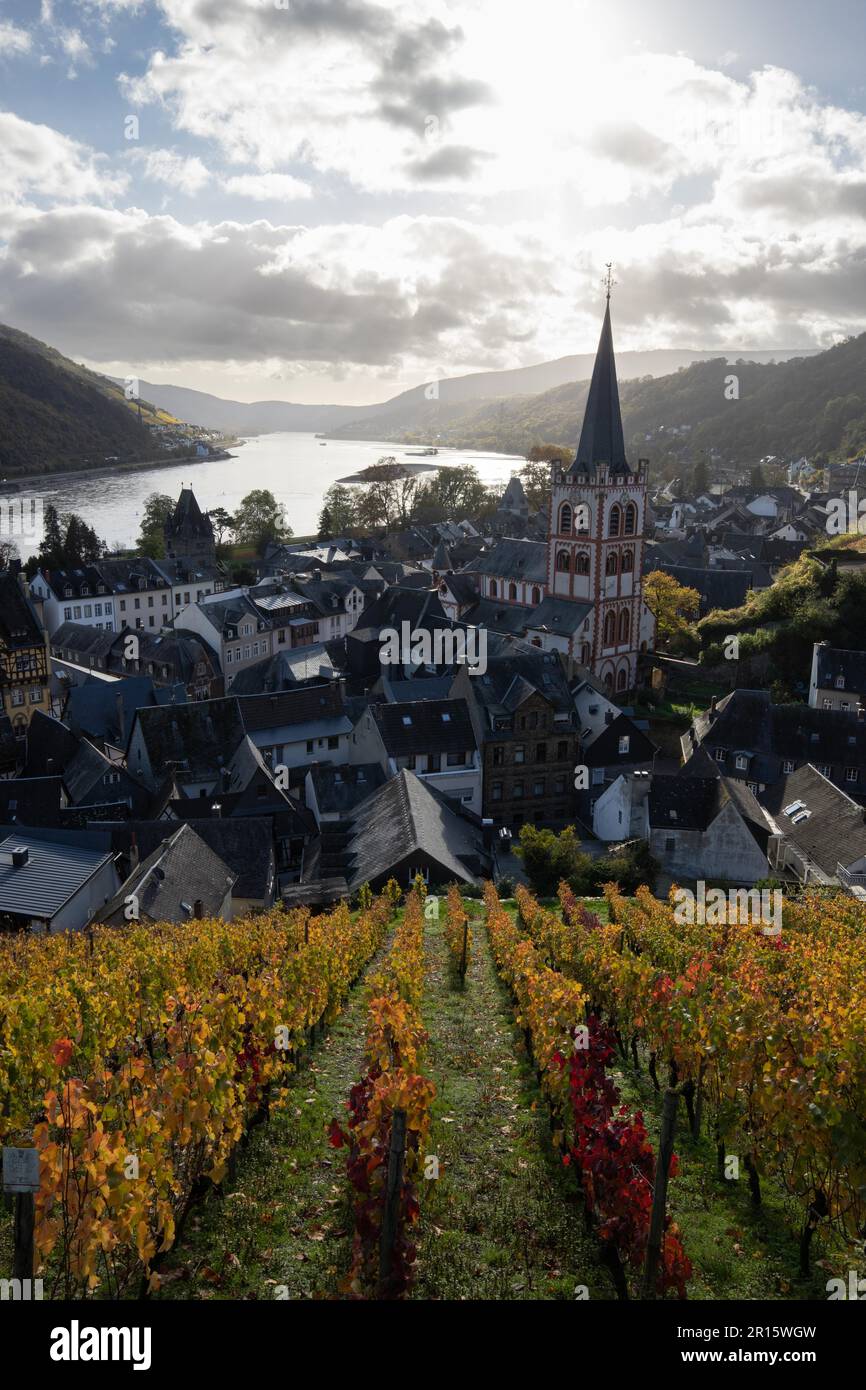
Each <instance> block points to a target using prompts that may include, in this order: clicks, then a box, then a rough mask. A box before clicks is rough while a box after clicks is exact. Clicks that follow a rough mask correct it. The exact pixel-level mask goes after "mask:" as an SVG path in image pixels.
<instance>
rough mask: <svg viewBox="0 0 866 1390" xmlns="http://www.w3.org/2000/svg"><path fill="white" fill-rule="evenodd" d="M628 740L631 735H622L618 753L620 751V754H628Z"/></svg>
mask: <svg viewBox="0 0 866 1390" xmlns="http://www.w3.org/2000/svg"><path fill="white" fill-rule="evenodd" d="M630 739H631V735H630V734H623V736H622V738H621V739H620V741H619V751H620V753H627V752H628V746H629V742H630Z"/></svg>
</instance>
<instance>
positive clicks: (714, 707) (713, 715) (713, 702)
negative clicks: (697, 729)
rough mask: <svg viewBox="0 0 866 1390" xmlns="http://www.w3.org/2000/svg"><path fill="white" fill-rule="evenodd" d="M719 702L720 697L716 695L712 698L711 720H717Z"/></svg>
mask: <svg viewBox="0 0 866 1390" xmlns="http://www.w3.org/2000/svg"><path fill="white" fill-rule="evenodd" d="M718 701H719V697H718V695H714V696H713V697H712V699H711V700H710V718H711V719H715V717H716V705H717V704H718Z"/></svg>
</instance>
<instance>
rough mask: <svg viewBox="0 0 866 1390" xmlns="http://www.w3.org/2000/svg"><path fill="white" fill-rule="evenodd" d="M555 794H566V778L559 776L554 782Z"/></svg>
mask: <svg viewBox="0 0 866 1390" xmlns="http://www.w3.org/2000/svg"><path fill="white" fill-rule="evenodd" d="M553 794H554V796H565V778H564V777H557V778H555V780H554V783H553Z"/></svg>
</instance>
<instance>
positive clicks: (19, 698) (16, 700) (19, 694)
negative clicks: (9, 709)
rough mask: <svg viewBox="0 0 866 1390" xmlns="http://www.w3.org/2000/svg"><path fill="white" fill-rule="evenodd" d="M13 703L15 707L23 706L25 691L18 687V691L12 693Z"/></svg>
mask: <svg viewBox="0 0 866 1390" xmlns="http://www.w3.org/2000/svg"><path fill="white" fill-rule="evenodd" d="M12 703H13V705H23V704H24V691H23V690H19V689H18V688H17V687H16V689H15V690H13V691H12Z"/></svg>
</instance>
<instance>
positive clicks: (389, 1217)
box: [379, 1110, 406, 1297]
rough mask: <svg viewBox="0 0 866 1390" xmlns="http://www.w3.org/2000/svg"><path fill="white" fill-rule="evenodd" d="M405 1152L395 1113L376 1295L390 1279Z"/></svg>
mask: <svg viewBox="0 0 866 1390" xmlns="http://www.w3.org/2000/svg"><path fill="white" fill-rule="evenodd" d="M405 1152H406V1111H405V1110H395V1111H394V1113H393V1115H392V1116H391V1144H390V1147H389V1150H388V1177H387V1185H386V1188H385V1210H384V1211H383V1213H382V1233H381V1237H380V1243H379V1295H380V1297H381V1296H383V1295H384V1293H385V1292H386V1290H387V1287H388V1282H389V1280H390V1277H391V1268H392V1264H393V1260H394V1245H395V1243H396V1240H397V1230H398V1225H399V1220H400V1196H401V1193H402V1190H403V1161H404V1157H405Z"/></svg>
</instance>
